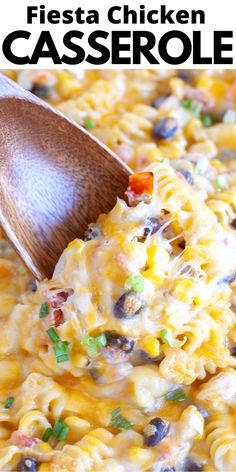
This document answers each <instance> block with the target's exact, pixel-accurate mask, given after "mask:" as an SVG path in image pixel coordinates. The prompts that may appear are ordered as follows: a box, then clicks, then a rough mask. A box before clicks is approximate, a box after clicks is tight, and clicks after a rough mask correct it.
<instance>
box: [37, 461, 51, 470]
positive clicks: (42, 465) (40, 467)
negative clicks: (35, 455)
mask: <svg viewBox="0 0 236 472" xmlns="http://www.w3.org/2000/svg"><path fill="white" fill-rule="evenodd" d="M50 470H51V466H50V464H48V463H44V464H41V465H40V466H39V468H38V472H50Z"/></svg>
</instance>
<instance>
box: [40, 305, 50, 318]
mask: <svg viewBox="0 0 236 472" xmlns="http://www.w3.org/2000/svg"><path fill="white" fill-rule="evenodd" d="M49 312H50V307H49V304H48V303H47V302H45V303H42V305H41V307H40V310H39V318H45V317H46V316H48V315H49Z"/></svg>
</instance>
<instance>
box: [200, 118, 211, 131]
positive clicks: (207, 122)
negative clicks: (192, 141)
mask: <svg viewBox="0 0 236 472" xmlns="http://www.w3.org/2000/svg"><path fill="white" fill-rule="evenodd" d="M201 122H202V124H203V126H204V127H205V128H209V127H210V126H211V125H212V123H213V120H212V117H211V116H210V115H204V116H202V118H201Z"/></svg>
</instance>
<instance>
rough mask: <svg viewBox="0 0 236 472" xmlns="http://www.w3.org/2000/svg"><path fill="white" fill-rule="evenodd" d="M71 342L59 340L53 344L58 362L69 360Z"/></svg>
mask: <svg viewBox="0 0 236 472" xmlns="http://www.w3.org/2000/svg"><path fill="white" fill-rule="evenodd" d="M69 349H70V343H69V342H68V341H59V342H58V343H57V344H56V345H55V346H53V350H54V354H55V356H56V361H57V363H58V364H60V363H61V362H66V361H68V360H69Z"/></svg>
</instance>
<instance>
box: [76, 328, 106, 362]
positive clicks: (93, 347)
mask: <svg viewBox="0 0 236 472" xmlns="http://www.w3.org/2000/svg"><path fill="white" fill-rule="evenodd" d="M81 343H82V344H83V346H85V347H86V350H87V352H88V355H89V356H90V357H95V356H97V355H98V354H99V349H101V348H102V347H105V346H106V343H107V338H106V335H105V334H104V333H101V334H98V336H84V337H83V338H82V339H81Z"/></svg>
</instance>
